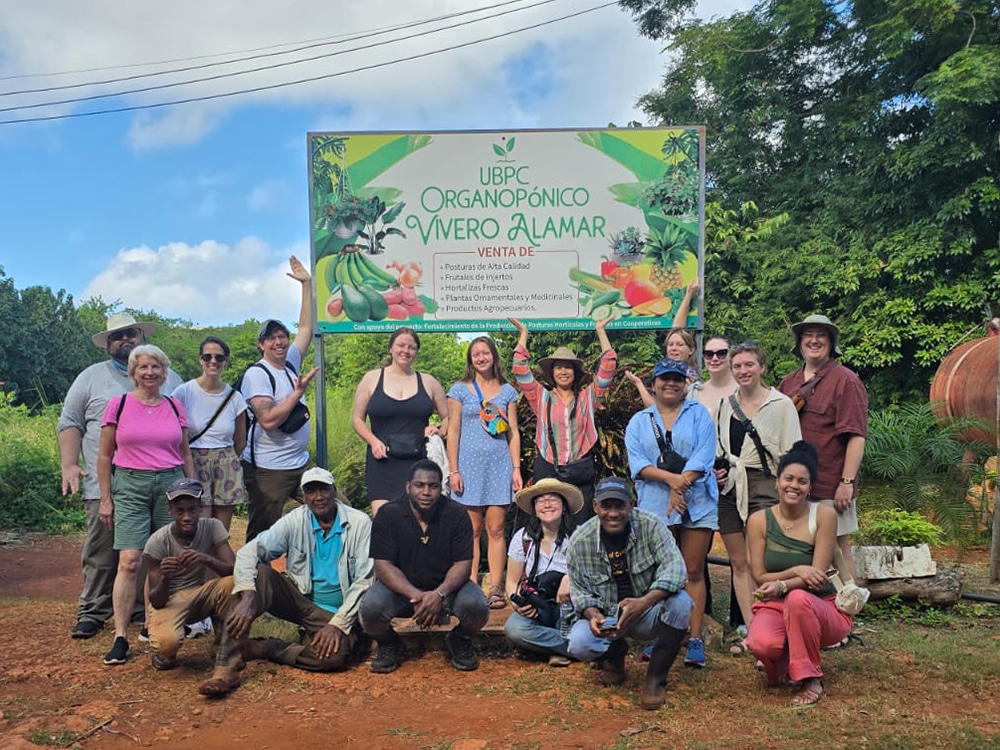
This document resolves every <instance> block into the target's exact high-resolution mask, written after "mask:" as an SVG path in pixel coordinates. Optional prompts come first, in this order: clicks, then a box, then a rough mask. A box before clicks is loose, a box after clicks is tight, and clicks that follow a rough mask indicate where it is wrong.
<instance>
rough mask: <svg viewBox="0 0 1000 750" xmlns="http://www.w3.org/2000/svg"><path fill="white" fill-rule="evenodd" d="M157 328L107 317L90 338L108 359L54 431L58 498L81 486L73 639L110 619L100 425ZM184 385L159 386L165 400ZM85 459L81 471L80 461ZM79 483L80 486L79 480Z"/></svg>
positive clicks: (114, 555) (76, 392) (85, 380)
mask: <svg viewBox="0 0 1000 750" xmlns="http://www.w3.org/2000/svg"><path fill="white" fill-rule="evenodd" d="M155 328H156V324H155V323H153V322H150V321H143V322H141V323H140V322H138V321H136V319H135V318H134V317H133V316H132V315H130V314H129V313H115V314H114V315H109V316H108V319H107V323H106V327H105V330H103V331H101V332H100V333H97V334H94V336H93V337H92V340H93V342H94V345H95V346H97V347H98V348H100V349H103V350H104V351H106V352H107V353H108V359H107V360H106V361H104V362H98V363H97V364H94V365H91V366H90V367H88V368H87V369H85V370H84V371H83V372H81V373H80V374H79V375H77V376H76V379H75V380H74V381H73V385H71V386H70V388H69V391H68V392H67V393H66V399H65V401H63V408H62V413H61V414H60V415H59V422H58V424H57V425H56V433H57V435H58V440H59V459H60V463H61V466H62V492H63V494H64V495H66V494H69V493H76V492H79V491H80V489H81V485H82V490H83V491H82V492H81V495H82V498H83V507H84V510H85V511H86V514H87V538H86V540H85V541H84V543H83V552H82V554H81V555H80V562H81V568H82V570H83V590H82V591H81V592H80V604H79V607H78V608H77V611H76V624H75V625H73V627H72V629H71V630H70V635H71V636H72V637H73V638H92V637H93V636H95V635H97V634H98V633H99V632H101V628H103V627H104V623H105V621H106V620H108V619H109V618H110V617H111V609H112V608H111V592H112V589H113V588H114V582H115V573H116V571H117V570H118V552H117V551H115V548H114V534H113V533H112V532H111V531H110V530H109V529H108V528H107V527H106V526H105V525H104V524H103V523H101V518H100V514H99V512H98V511H99V509H100V504H101V503H100V497H101V490H100V487H98V485H97V447H98V444H99V443H100V439H101V421H102V420H103V418H104V408H105V406H107V403H108V399H109V398H111V397H112V396H119V395H121V394H123V393H128V392H129V391H131V390H132V389H133V388H134V386H133V384H132V381H130V380H129V378H128V355H129V354H131V353H132V350H133V349H134V348H135V347H137V346H139V345H140V344H145V343H146V337H147V336H149V335H150V334H151V333H152V332H153V330H154V329H155ZM182 382H183V381H182V380H181V377H180V376H179V375H178V374H177V373H176V372H174V371H173V370H170V371H168V372H167V379H166V382H165V383H164V384H163V387H162V392H163V393H164V395H168V394H170V393H171V392H172V391H173V390H174V389H175V388H177V386H179V385H180V384H181V383H182ZM81 456H82V457H83V466H82V467H81V466H80V458H81ZM81 479H82V480H83V481H82V483H81V481H80V480H81ZM143 606H144V605H143V602H142V578H141V577H140V579H139V590H138V595H137V604H136V612H135V615H134V617H133V619H139V620H140V621H141V619H142V617H143Z"/></svg>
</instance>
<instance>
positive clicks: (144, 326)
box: [90, 313, 156, 349]
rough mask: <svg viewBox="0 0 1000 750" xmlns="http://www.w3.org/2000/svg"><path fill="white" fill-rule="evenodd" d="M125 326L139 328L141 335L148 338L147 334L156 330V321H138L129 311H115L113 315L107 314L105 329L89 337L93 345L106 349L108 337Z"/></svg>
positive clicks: (122, 329)
mask: <svg viewBox="0 0 1000 750" xmlns="http://www.w3.org/2000/svg"><path fill="white" fill-rule="evenodd" d="M127 328H138V329H140V330H141V331H142V334H143V336H145V337H146V338H147V339H148V338H149V335H150V334H151V333H152V332H153V331H155V330H156V323H154V322H153V321H151V320H145V321H143V322H142V323H140V322H139V321H137V320H136V319H135V317H133V316H132V315H130V314H129V313H115V314H114V315H109V316H108V320H107V323H106V324H105V329H104V330H103V331H101V332H100V333H95V334H94V335H93V336H91V337H90V340H91V341H93V342H94V346H97V347H100V348H101V349H107V348H108V337H109V336H110V335H111V334H112V333H115V332H116V331H124V330H125V329H127Z"/></svg>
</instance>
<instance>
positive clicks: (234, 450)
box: [174, 336, 247, 531]
mask: <svg viewBox="0 0 1000 750" xmlns="http://www.w3.org/2000/svg"><path fill="white" fill-rule="evenodd" d="M198 360H199V361H200V362H201V375H200V376H199V377H197V378H195V379H194V380H189V381H187V382H186V383H184V385H182V386H180V387H179V388H178V389H177V390H176V391H174V396H175V397H176V398H177V400H178V401H180V402H181V403H182V404H183V405H184V413H185V414H187V418H188V432H189V433H190V438H189V441H190V445H191V456H192V458H193V459H194V470H195V475H196V477H197V479H198V481H200V482H201V484H202V487H204V489H205V493H204V495H202V499H201V503H202V506H201V515H202V517H203V518H218V519H219V520H220V521H222V525H223V526H225V527H226V530H227V531H228V530H229V525H230V523H232V520H233V509H234V507H235V506H236V505H240V504H242V503H245V502H246V490H245V489H244V488H243V468H242V466H241V464H240V456H241V455H243V449H244V448H245V447H246V442H247V404H246V401H244V400H243V394H241V393H240V392H239V391H237V390H235V389H234V388H233V387H232V386H231V385H227V384H226V383H224V382H223V381H222V373H223V372H225V369H226V365H228V364H229V344H227V343H226V342H225V341H223V340H222V339H220V338H217V337H216V336H207V337H205V339H204V340H203V341H202V342H201V346H200V347H199V351H198Z"/></svg>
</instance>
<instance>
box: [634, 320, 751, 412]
mask: <svg viewBox="0 0 1000 750" xmlns="http://www.w3.org/2000/svg"><path fill="white" fill-rule="evenodd" d="M695 351H696V347H695V341H694V336H693V335H692V334H691V332H690V331H688V330H687V329H684V328H674V329H673V330H671V331H670V333H668V334H667V345H666V355H667V358H668V359H676V360H680V361H682V362H685V363H687V365H688V385H689V386H690V389H689V391H688V398H695V399H697V400H698V401H699V402H701V404H702V406H704V407H705V408H706V409H708V410H709V411H710V412H712V414H715V409H716V407H717V406H718V405H719V401H721V400H722V399H724V398H726V397H727V396H728V395H729V394H730V393H732V392H733V391H735V390H736V381H735V380H733V374H732V372H730V370H729V339H727V338H726V337H725V336H712V337H711V338H710V339H708V341H706V342H705V348H704V350H703V351H702V354H703V355H704V358H705V369H706V370H707V371H708V380H704V381H701V382H699V381H698V370H697V368H696V367H695V366H694V355H695ZM625 376H626V377H627V378H628V379H629V380H630V381H632V384H633V385H635V387H636V390H637V391H639V398H641V399H642V405H643V406H649V405H651V404H652V403H653V395H652V394H651V393H650V392H649V389H648V388H646V384H645V383H643V382H642V380H641V379H640V378H639V377H638V376H637V375H635V374H634V373H633V372H631V371H630V370H626V372H625Z"/></svg>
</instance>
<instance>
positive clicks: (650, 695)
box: [641, 625, 685, 711]
mask: <svg viewBox="0 0 1000 750" xmlns="http://www.w3.org/2000/svg"><path fill="white" fill-rule="evenodd" d="M684 635H685V633H684V631H683V630H680V629H678V628H672V627H670V626H669V625H661V626H660V628H659V631H658V633H657V640H656V645H655V646H654V647H653V653H652V655H651V656H650V659H649V668H648V669H647V670H646V685H645V687H643V689H642V701H641V704H642V707H643V708H644V709H646V710H647V711H655V710H656V709H658V708H660V707H661V706H662V705H663V704H664V703H665V702H666V696H665V693H666V689H667V672H669V671H670V667H671V666H672V665H673V663H674V661H675V660H676V659H677V654H678V652H679V651H680V650H681V643H682V642H683V640H684Z"/></svg>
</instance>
